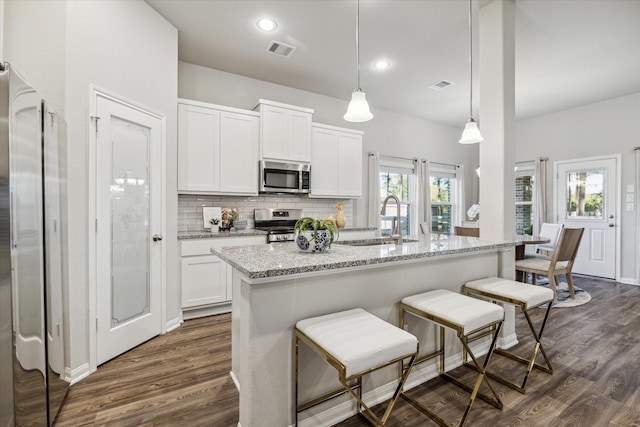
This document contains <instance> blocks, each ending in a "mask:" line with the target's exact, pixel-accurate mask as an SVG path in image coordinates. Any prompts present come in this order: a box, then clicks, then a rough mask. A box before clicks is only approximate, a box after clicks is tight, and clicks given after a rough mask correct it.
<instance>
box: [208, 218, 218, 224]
mask: <svg viewBox="0 0 640 427" xmlns="http://www.w3.org/2000/svg"><path fill="white" fill-rule="evenodd" d="M219 222H220V220H219V219H218V218H211V219H210V220H209V224H211V225H218V223H219Z"/></svg>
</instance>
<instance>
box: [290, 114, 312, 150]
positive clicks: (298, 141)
mask: <svg viewBox="0 0 640 427" xmlns="http://www.w3.org/2000/svg"><path fill="white" fill-rule="evenodd" d="M287 153H288V156H287V157H288V160H295V161H299V162H308V161H310V160H311V114H309V113H305V112H302V111H293V110H292V111H289V139H288V146H287Z"/></svg>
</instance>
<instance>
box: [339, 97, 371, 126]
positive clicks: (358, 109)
mask: <svg viewBox="0 0 640 427" xmlns="http://www.w3.org/2000/svg"><path fill="white" fill-rule="evenodd" d="M372 118H373V114H371V111H370V110H369V104H367V98H366V95H365V93H364V92H363V91H362V89H356V90H355V91H354V92H353V93H352V94H351V102H350V103H349V106H348V107H347V113H346V114H345V115H344V119H345V120H346V121H348V122H368V121H369V120H371V119H372Z"/></svg>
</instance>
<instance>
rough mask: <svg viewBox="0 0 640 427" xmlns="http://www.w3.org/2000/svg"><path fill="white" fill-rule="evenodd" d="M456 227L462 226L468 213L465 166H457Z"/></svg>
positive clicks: (454, 212)
mask: <svg viewBox="0 0 640 427" xmlns="http://www.w3.org/2000/svg"><path fill="white" fill-rule="evenodd" d="M453 206H455V207H457V209H454V211H453V214H454V219H453V221H454V222H453V224H454V225H460V226H461V225H462V221H464V219H465V217H466V213H467V208H466V202H465V196H464V165H456V190H455V200H454V205H453Z"/></svg>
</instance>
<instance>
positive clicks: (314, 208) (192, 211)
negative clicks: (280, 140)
mask: <svg viewBox="0 0 640 427" xmlns="http://www.w3.org/2000/svg"><path fill="white" fill-rule="evenodd" d="M336 203H342V205H343V212H344V215H345V220H346V223H347V226H352V225H353V202H352V200H348V199H346V200H345V199H309V197H307V196H280V195H278V196H269V195H264V196H263V195H261V196H254V197H242V196H208V195H193V194H180V195H179V196H178V232H185V231H201V230H203V229H204V226H203V223H202V207H203V206H207V207H212V206H219V207H222V208H237V209H238V214H239V216H240V218H242V219H246V220H247V221H248V224H247V227H248V228H254V226H255V225H254V222H253V211H254V209H257V208H282V209H286V208H301V209H303V210H304V215H305V216H311V217H314V218H326V217H327V216H329V215H333V217H335V216H336V213H337V209H336Z"/></svg>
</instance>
